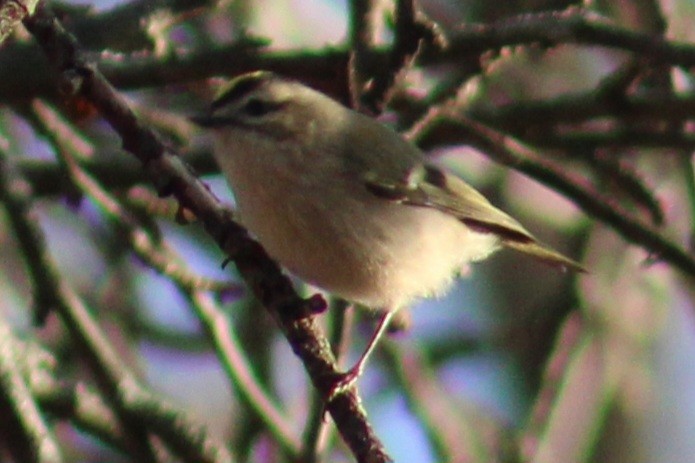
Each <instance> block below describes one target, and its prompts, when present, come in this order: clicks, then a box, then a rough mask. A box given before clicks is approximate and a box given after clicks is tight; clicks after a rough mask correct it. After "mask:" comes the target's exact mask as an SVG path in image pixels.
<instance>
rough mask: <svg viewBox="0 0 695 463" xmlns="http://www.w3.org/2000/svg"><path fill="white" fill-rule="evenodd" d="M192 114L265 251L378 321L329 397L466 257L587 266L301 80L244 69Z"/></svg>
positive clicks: (416, 151)
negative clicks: (401, 314)
mask: <svg viewBox="0 0 695 463" xmlns="http://www.w3.org/2000/svg"><path fill="white" fill-rule="evenodd" d="M191 119H192V120H193V122H195V123H196V124H198V125H199V126H201V127H203V128H206V129H209V130H210V131H211V133H212V138H213V141H214V144H213V146H214V148H213V155H214V157H215V159H216V161H217V163H218V164H219V166H220V169H221V171H222V172H223V174H224V176H225V177H226V179H227V181H228V184H229V186H230V188H231V190H232V192H233V193H234V198H235V201H236V205H237V208H238V212H239V216H240V220H241V223H242V224H243V225H244V226H245V227H246V228H247V229H248V230H249V231H250V232H251V233H252V234H253V236H255V237H256V239H258V241H259V242H260V243H261V245H263V247H264V248H265V249H266V251H267V252H268V253H269V255H270V256H271V257H273V258H274V259H275V260H276V261H277V262H279V263H280V265H281V266H282V267H284V268H285V269H287V270H288V271H289V272H290V273H292V274H293V275H295V276H296V277H298V278H300V279H301V280H303V281H305V282H307V283H309V284H311V285H314V286H316V287H318V288H320V289H323V290H325V291H327V292H328V293H330V294H332V295H335V296H339V297H341V298H343V299H346V300H348V301H351V302H354V303H358V304H361V305H364V306H367V307H369V308H371V309H372V310H375V311H377V312H378V313H379V314H380V317H379V322H378V324H377V328H376V330H375V332H374V334H373V335H372V337H371V339H370V341H369V343H368V345H367V347H366V349H365V351H364V353H363V354H362V356H361V357H360V359H359V360H358V361H357V363H356V364H355V365H354V366H353V367H352V368H350V369H349V370H348V371H347V372H345V374H344V376H343V377H342V378H341V379H340V380H339V381H338V382H337V383H336V386H335V388H334V391H333V392H332V393H331V394H330V396H335V394H337V393H338V392H340V391H342V390H345V389H346V388H348V387H349V386H350V385H352V384H353V383H354V381H355V380H356V379H357V378H358V377H359V376H360V375H361V373H362V372H363V370H364V367H365V364H366V363H367V359H368V358H369V356H370V354H371V353H372V352H373V350H374V348H375V347H376V345H377V343H378V340H379V339H380V338H381V336H382V335H383V333H384V332H385V330H386V328H387V326H388V324H389V322H390V321H391V319H392V317H393V315H394V314H395V313H397V311H398V310H399V309H401V308H403V307H406V306H408V305H409V304H411V303H413V301H415V300H418V299H421V298H425V297H432V296H438V295H441V294H443V293H444V292H445V291H446V290H447V289H448V288H449V287H450V286H451V284H452V282H453V280H454V278H455V275H456V274H457V271H458V270H460V269H461V268H463V267H465V266H466V265H467V264H469V263H471V262H476V261H480V260H483V259H485V258H487V257H488V256H490V255H491V254H493V253H494V252H496V251H497V250H499V249H502V248H510V249H513V250H516V251H519V252H521V253H524V254H527V255H530V256H532V257H534V258H536V259H538V260H540V261H543V262H546V263H549V264H552V265H555V266H558V267H561V268H564V269H569V270H573V271H579V272H584V271H585V269H584V267H582V265H581V264H579V263H578V262H576V261H575V260H573V259H571V258H569V257H566V256H564V255H563V254H561V253H559V252H557V251H555V250H554V249H552V248H551V247H549V246H547V245H545V244H543V243H541V242H540V241H539V240H538V239H536V238H535V237H534V236H533V235H532V234H531V233H530V232H529V231H527V230H526V229H525V228H524V227H523V226H522V225H521V224H520V223H519V222H518V221H517V220H515V219H514V218H512V217H511V216H509V215H508V214H506V213H505V212H503V211H501V210H500V209H498V208H497V207H495V206H493V205H492V204H491V203H490V202H489V201H488V200H487V199H486V198H485V197H484V196H483V195H482V194H481V193H479V192H478V191H477V190H475V189H474V188H473V187H472V186H470V185H469V184H468V183H466V182H465V181H464V180H463V179H461V178H459V177H457V176H456V175H454V174H453V173H451V172H449V171H447V170H445V169H444V168H442V167H439V166H437V165H435V164H433V163H431V162H430V161H429V160H428V159H427V158H426V156H425V154H424V153H423V152H422V151H421V150H420V149H418V148H417V147H415V146H414V145H412V144H411V143H409V142H408V141H406V140H405V139H404V138H402V137H401V136H400V135H399V134H398V133H397V132H395V131H394V130H392V129H391V128H389V127H387V126H385V125H384V124H382V123H380V122H379V121H377V120H375V119H374V118H372V117H369V116H367V115H364V114H361V113H359V112H357V111H354V110H352V109H350V108H348V107H346V106H344V105H342V104H340V103H339V102H337V101H336V100H334V99H332V98H330V97H329V96H327V95H325V94H323V93H321V92H319V91H317V90H314V89H312V88H310V87H308V86H306V85H304V84H302V83H301V82H299V81H296V80H293V79H289V78H285V77H282V76H280V75H277V74H275V73H272V72H269V71H256V72H251V73H246V74H243V75H241V76H238V77H236V78H233V79H231V80H230V81H229V82H228V83H226V84H225V85H223V86H222V87H221V88H220V89H219V91H218V93H217V95H216V97H215V98H214V100H213V102H212V104H211V105H210V108H209V110H208V112H207V113H205V114H203V115H199V116H194V117H192V118H191Z"/></svg>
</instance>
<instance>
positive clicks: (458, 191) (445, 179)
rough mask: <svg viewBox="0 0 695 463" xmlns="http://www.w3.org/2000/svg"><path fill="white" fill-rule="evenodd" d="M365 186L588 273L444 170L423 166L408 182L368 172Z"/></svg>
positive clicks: (524, 251)
mask: <svg viewBox="0 0 695 463" xmlns="http://www.w3.org/2000/svg"><path fill="white" fill-rule="evenodd" d="M364 181H365V186H366V187H367V189H368V190H369V191H370V192H372V193H373V194H374V195H376V196H379V197H382V198H385V199H388V200H391V201H395V202H399V203H402V204H407V205H411V206H419V207H430V208H433V209H437V210H439V211H442V212H445V213H447V214H450V215H452V216H454V217H456V218H457V219H459V220H460V221H461V222H463V223H464V224H465V225H466V226H468V227H469V228H471V229H473V230H475V231H477V232H480V233H494V234H495V235H497V236H499V238H500V240H501V241H502V244H504V245H505V246H507V247H509V248H512V249H516V250H518V251H521V252H523V253H526V254H529V255H531V256H533V257H535V258H537V259H539V260H541V261H544V262H547V263H550V264H554V265H558V266H561V267H566V268H570V269H572V270H576V271H582V272H584V271H586V270H585V269H584V268H583V267H582V266H581V265H580V264H578V263H577V262H575V261H574V260H572V259H570V258H568V257H565V256H563V255H562V254H560V253H559V252H557V251H555V250H553V249H551V248H550V247H548V246H546V245H544V244H542V243H540V242H539V241H538V240H537V239H536V238H535V237H534V236H533V235H532V234H531V233H530V232H529V231H527V230H526V229H525V228H524V227H523V226H522V225H521V224H520V223H519V222H517V221H516V220H514V219H513V218H512V217H510V216H509V215H507V214H505V213H504V212H502V211H501V210H499V209H497V208H496V207H495V206H493V205H492V204H490V202H489V201H488V200H487V199H486V198H485V197H484V196H483V195H482V194H480V193H479V192H478V191H476V190H475V189H474V188H473V187H471V186H470V185H468V184H467V183H466V182H464V181H463V180H462V179H460V178H458V177H456V176H454V175H451V174H448V173H446V172H444V171H442V170H441V169H439V168H437V167H435V166H432V165H428V164H419V165H416V166H415V167H413V168H411V169H410V171H409V172H408V175H407V176H406V177H405V178H401V179H398V180H393V179H389V178H384V177H383V175H379V174H378V173H376V172H368V173H367V174H366V175H365V177H364Z"/></svg>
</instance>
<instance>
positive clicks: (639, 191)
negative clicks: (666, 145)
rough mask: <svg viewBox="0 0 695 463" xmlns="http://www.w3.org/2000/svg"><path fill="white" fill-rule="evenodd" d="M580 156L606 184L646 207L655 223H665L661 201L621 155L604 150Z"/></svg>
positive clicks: (640, 205) (638, 204) (639, 205)
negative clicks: (613, 154) (620, 157)
mask: <svg viewBox="0 0 695 463" xmlns="http://www.w3.org/2000/svg"><path fill="white" fill-rule="evenodd" d="M572 154H575V153H572ZM578 156H580V157H581V159H582V160H584V162H586V163H587V164H588V165H589V166H591V167H592V169H593V171H594V173H595V175H596V176H597V177H598V178H599V179H601V180H602V182H603V183H604V184H607V185H609V186H611V187H614V186H615V187H617V188H616V189H617V190H618V191H619V192H620V193H621V194H622V195H624V196H627V197H628V198H629V199H631V200H632V201H633V202H634V203H635V204H636V205H637V206H638V207H641V208H643V209H646V211H647V212H648V213H649V215H650V218H651V221H652V222H653V223H654V225H663V223H664V211H663V209H662V208H661V203H660V202H659V200H658V199H657V198H656V196H654V193H653V192H652V190H651V188H650V187H649V186H647V184H646V181H645V180H644V179H643V178H641V177H640V175H639V174H638V173H637V172H636V171H635V170H634V169H633V168H632V167H631V166H628V165H627V163H626V162H624V161H622V160H621V159H619V156H617V155H616V156H612V155H611V153H605V152H604V151H598V152H593V153H591V154H587V155H585V156H584V155H581V154H580V155H578Z"/></svg>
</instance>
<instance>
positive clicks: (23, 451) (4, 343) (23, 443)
mask: <svg viewBox="0 0 695 463" xmlns="http://www.w3.org/2000/svg"><path fill="white" fill-rule="evenodd" d="M3 162H4V161H3V160H2V159H0V164H1V163H3ZM4 170H5V169H3V168H2V167H1V166H0V184H1V185H0V190H6V189H7V188H8V185H7V184H6V181H7V179H6V178H4V177H5V175H6V172H2V171H4ZM2 196H3V195H2V193H0V197H2ZM23 347H24V346H22V343H20V342H19V340H18V339H17V338H16V337H15V336H14V334H13V333H12V329H11V328H10V326H9V325H8V324H7V321H6V320H5V319H4V318H2V317H0V403H1V404H2V407H1V408H2V409H3V410H9V411H10V416H3V420H6V421H5V422H6V423H8V425H9V423H16V424H17V425H18V426H17V429H16V433H13V435H14V436H19V437H20V439H16V438H15V439H14V442H12V443H8V444H10V445H9V448H11V449H17V452H18V453H19V454H18V455H15V458H17V459H18V461H19V460H21V461H26V462H27V463H60V462H62V461H64V460H63V455H62V451H61V449H60V445H59V444H58V439H57V438H56V436H55V434H54V433H53V431H52V430H51V429H50V428H49V425H48V423H47V422H46V420H45V417H44V416H43V413H42V412H41V410H40V409H39V405H38V404H37V402H36V398H35V396H34V395H33V394H32V391H31V388H30V387H29V385H28V384H27V382H26V379H25V377H24V375H22V372H21V370H20V368H19V365H20V364H21V362H20V361H19V357H20V356H22V355H23Z"/></svg>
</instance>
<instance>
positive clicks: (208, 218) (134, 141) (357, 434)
mask: <svg viewBox="0 0 695 463" xmlns="http://www.w3.org/2000/svg"><path fill="white" fill-rule="evenodd" d="M25 25H26V26H27V28H28V29H29V30H30V32H31V33H32V34H33V35H34V37H35V38H36V40H37V41H38V42H39V43H40V44H41V45H42V47H43V48H44V51H45V52H46V54H47V56H48V58H49V60H50V61H51V62H52V64H53V66H54V67H55V68H56V69H58V70H59V71H60V74H59V76H58V78H59V81H60V82H61V83H62V84H63V85H61V88H64V89H72V92H73V95H76V94H79V95H81V96H82V97H84V98H86V99H87V100H89V101H90V102H91V103H92V104H93V105H94V106H95V107H96V108H97V109H99V110H100V112H101V114H102V116H103V117H104V118H105V119H106V120H107V121H108V122H109V123H110V124H111V126H112V127H113V128H114V129H115V130H116V132H118V134H119V135H120V136H121V139H122V141H123V146H124V149H126V150H127V151H129V152H130V153H132V154H133V155H135V156H136V157H137V158H138V159H139V160H140V161H141V162H142V163H143V167H144V169H145V171H146V172H147V173H148V175H149V176H150V178H151V179H152V181H153V182H154V184H155V185H156V186H157V189H158V191H159V192H160V194H163V195H167V194H173V195H174V196H175V197H176V198H177V199H178V200H179V202H180V204H181V206H182V207H184V208H187V209H190V210H191V211H193V212H194V213H195V214H196V215H197V216H198V218H199V219H200V220H201V222H202V223H203V225H204V226H205V228H206V230H207V231H208V233H210V235H211V236H212V237H213V238H214V239H215V241H216V242H217V243H218V244H219V245H220V247H221V248H222V249H223V250H224V251H225V252H226V253H227V254H228V255H229V256H230V257H231V258H232V260H233V261H234V262H235V263H236V265H237V268H238V269H239V272H240V274H241V275H242V277H243V278H244V279H245V280H246V282H247V284H248V285H249V286H250V287H251V289H252V290H253V292H254V294H255V295H256V297H257V298H258V299H259V300H260V301H261V302H262V303H263V304H264V306H265V307H266V308H268V309H269V310H270V312H271V314H272V315H273V316H274V318H275V319H276V320H277V321H278V322H279V324H280V326H281V328H282V329H283V332H284V334H285V336H286V337H287V338H288V340H289V342H290V344H291V346H292V348H293V350H294V352H295V353H296V354H297V355H298V356H299V357H300V358H301V359H302V361H303V363H304V365H305V368H306V369H307V371H308V372H309V375H310V377H311V379H312V381H313V383H314V386H316V387H317V388H318V389H319V391H320V392H321V394H322V395H323V396H324V397H327V396H328V394H329V393H330V391H331V388H332V387H333V384H334V381H335V379H336V378H337V377H339V375H340V373H339V372H338V370H337V367H336V365H335V358H334V357H333V355H332V353H331V351H330V348H329V346H328V342H327V341H326V339H325V337H324V336H323V335H322V333H321V331H320V329H319V327H318V325H317V324H316V322H315V320H314V317H313V314H314V313H316V312H317V310H322V309H323V308H324V307H325V302H323V300H322V299H321V298H320V297H319V298H317V297H314V298H311V299H309V300H303V299H301V298H300V297H299V296H298V295H297V294H296V292H295V291H294V289H293V287H292V284H291V282H290V281H289V279H287V278H286V277H285V276H283V275H282V273H281V272H280V269H279V268H278V266H277V265H276V264H275V263H274V262H273V261H272V260H271V259H270V258H269V257H268V255H267V254H266V253H265V251H264V250H263V249H262V248H261V247H260V245H258V243H256V242H254V241H252V240H251V239H250V238H249V237H248V235H247V233H246V231H245V230H244V229H243V228H241V227H240V226H239V225H237V224H236V223H235V222H233V221H232V220H231V219H230V214H229V212H228V211H227V210H225V209H224V208H223V207H222V206H221V205H220V204H219V202H218V201H217V200H216V198H214V196H213V195H212V194H211V193H210V191H209V190H208V189H207V187H206V186H205V185H204V184H203V183H202V182H201V181H200V180H199V179H198V178H196V177H195V176H194V175H193V174H192V173H191V171H190V169H189V168H188V166H186V165H185V164H183V163H182V161H181V160H180V158H179V157H177V156H176V155H175V154H174V153H173V152H172V151H171V150H170V149H168V148H166V146H165V145H164V144H163V143H162V142H161V141H160V140H159V138H158V137H157V135H156V134H154V133H153V132H152V131H151V130H149V129H148V128H147V127H146V126H144V125H142V124H140V123H139V121H138V119H137V118H136V117H135V115H134V114H133V112H132V111H131V110H130V108H129V107H128V105H127V104H126V102H125V101H124V100H123V98H122V97H121V96H120V95H118V93H116V91H115V89H114V88H113V87H112V86H111V85H110V83H109V82H108V81H107V79H106V78H105V77H104V76H103V75H102V74H101V73H100V72H98V71H97V70H96V68H95V66H94V65H93V64H91V63H89V62H88V61H87V59H86V57H85V56H84V54H82V52H81V51H80V50H79V47H78V44H77V42H76V40H75V38H74V37H73V36H71V35H70V34H69V33H67V31H65V29H63V27H62V26H61V25H60V23H59V21H58V20H57V19H56V18H55V17H54V16H53V15H52V14H51V13H50V12H49V11H48V10H46V9H45V8H39V9H38V11H37V13H36V14H35V15H34V16H33V17H32V18H31V19H30V20H26V21H25ZM66 84H68V85H66ZM326 408H327V410H328V411H329V412H330V413H331V415H332V416H333V418H334V420H335V422H336V425H337V426H338V429H339V430H340V432H341V434H342V436H343V438H344V439H345V441H346V442H347V444H348V445H349V446H350V448H351V450H352V452H353V453H354V454H355V456H356V457H357V459H358V461H360V462H362V461H370V462H379V461H387V460H388V456H387V455H386V454H385V451H384V449H383V446H382V444H381V443H380V442H379V440H378V438H377V437H376V435H375V434H374V431H373V430H372V428H371V425H370V424H369V422H368V421H367V419H366V414H365V412H364V410H363V409H362V407H361V404H360V401H359V399H358V397H357V394H356V391H355V390H354V388H352V389H350V390H348V391H346V393H344V394H341V395H339V396H338V397H336V398H335V399H334V400H332V401H331V402H330V403H328V404H327V405H326Z"/></svg>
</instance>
